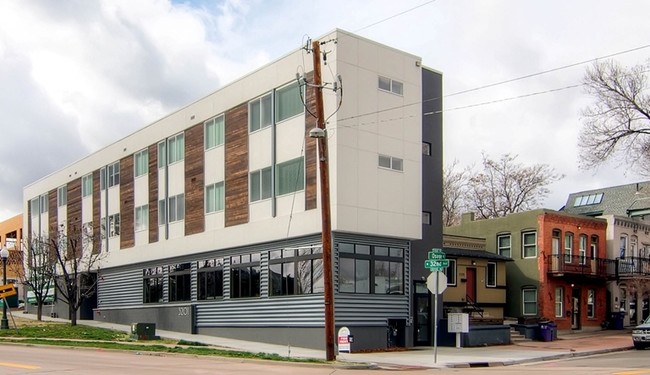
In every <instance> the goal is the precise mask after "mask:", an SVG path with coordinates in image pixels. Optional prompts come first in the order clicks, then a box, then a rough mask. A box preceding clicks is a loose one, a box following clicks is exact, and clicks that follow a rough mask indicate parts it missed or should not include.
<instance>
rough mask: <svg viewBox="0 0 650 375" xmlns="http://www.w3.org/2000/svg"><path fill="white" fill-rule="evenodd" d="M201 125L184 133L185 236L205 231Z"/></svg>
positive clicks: (203, 163)
mask: <svg viewBox="0 0 650 375" xmlns="http://www.w3.org/2000/svg"><path fill="white" fill-rule="evenodd" d="M204 170H205V151H204V150H203V123H200V124H197V125H194V126H192V127H191V128H189V129H187V130H186V131H185V235H191V234H196V233H201V232H203V231H204V230H205V214H204V211H205V210H204V200H205V194H204V190H205V174H204Z"/></svg>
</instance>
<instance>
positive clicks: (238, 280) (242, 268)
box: [230, 253, 260, 298]
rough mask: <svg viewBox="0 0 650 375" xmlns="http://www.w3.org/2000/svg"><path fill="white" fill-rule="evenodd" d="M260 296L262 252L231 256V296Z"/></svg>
mask: <svg viewBox="0 0 650 375" xmlns="http://www.w3.org/2000/svg"><path fill="white" fill-rule="evenodd" d="M259 296H260V254H259V253H257V254H245V255H235V256H232V257H230V297H231V298H246V297H259Z"/></svg>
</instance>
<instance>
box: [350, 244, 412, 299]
mask: <svg viewBox="0 0 650 375" xmlns="http://www.w3.org/2000/svg"><path fill="white" fill-rule="evenodd" d="M338 250H339V262H340V267H339V291H340V292H342V293H375V294H403V293H404V249H402V248H397V247H386V246H370V245H362V244H351V243H339V244H338Z"/></svg>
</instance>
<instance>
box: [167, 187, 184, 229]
mask: <svg viewBox="0 0 650 375" xmlns="http://www.w3.org/2000/svg"><path fill="white" fill-rule="evenodd" d="M183 219H185V194H178V195H175V196H173V197H169V206H168V211H167V220H169V222H170V223H173V222H174V221H180V220H183Z"/></svg>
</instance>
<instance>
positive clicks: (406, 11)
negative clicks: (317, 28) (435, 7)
mask: <svg viewBox="0 0 650 375" xmlns="http://www.w3.org/2000/svg"><path fill="white" fill-rule="evenodd" d="M436 1H437V0H430V1H427V2H426V3H422V4H420V5H417V6H415V7H413V8H411V9H407V10H405V11H403V12H400V13H397V14H393V15H392V16H390V17H386V18H384V19H383V20H380V21H377V22H375V23H371V24H370V25H367V26H364V27H362V28H360V29H356V30H354V32H355V33H358V32H359V31H361V30H365V29H368V28H370V27H373V26H375V25H378V24H380V23H382V22H386V21H388V20H390V19H393V18H395V17H399V16H401V15H402V14H405V13H408V12H410V11H413V10H415V9H418V8H421V7H423V6H425V5H428V4H431V3H435V2H436Z"/></svg>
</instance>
